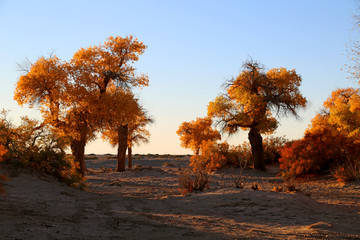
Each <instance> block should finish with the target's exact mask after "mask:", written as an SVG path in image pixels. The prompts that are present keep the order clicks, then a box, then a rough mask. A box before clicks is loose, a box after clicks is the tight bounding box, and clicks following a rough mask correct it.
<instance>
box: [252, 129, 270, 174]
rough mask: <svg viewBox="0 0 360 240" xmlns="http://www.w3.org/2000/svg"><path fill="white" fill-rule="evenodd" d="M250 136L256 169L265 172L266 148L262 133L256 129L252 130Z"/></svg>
mask: <svg viewBox="0 0 360 240" xmlns="http://www.w3.org/2000/svg"><path fill="white" fill-rule="evenodd" d="M248 136H249V141H250V145H251V152H252V157H253V161H254V168H255V169H258V170H261V171H264V172H265V171H266V167H265V160H264V148H263V142H262V137H261V135H260V132H259V130H257V129H256V128H250V131H249V135H248Z"/></svg>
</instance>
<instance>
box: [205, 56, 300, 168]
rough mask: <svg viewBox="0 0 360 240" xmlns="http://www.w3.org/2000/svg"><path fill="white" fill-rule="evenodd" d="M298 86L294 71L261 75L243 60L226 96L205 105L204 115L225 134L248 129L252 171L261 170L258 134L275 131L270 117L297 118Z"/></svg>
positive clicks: (256, 65) (279, 70)
mask: <svg viewBox="0 0 360 240" xmlns="http://www.w3.org/2000/svg"><path fill="white" fill-rule="evenodd" d="M300 84H301V77H300V76H299V75H298V74H297V73H296V71H295V70H290V71H288V70H286V69H285V68H274V69H271V70H269V71H268V72H266V73H265V72H264V70H263V67H262V66H261V65H260V64H259V63H257V62H254V61H252V60H251V61H247V62H245V63H244V65H243V71H242V72H241V73H240V74H239V75H238V76H237V77H236V78H235V79H231V80H230V81H228V82H227V83H226V87H227V88H226V91H227V93H226V94H224V95H221V96H219V97H217V98H216V99H215V100H214V101H212V102H210V103H209V105H208V116H209V117H212V118H215V119H217V123H218V124H220V125H222V129H223V131H225V132H227V133H229V134H233V133H236V132H237V131H238V130H239V129H243V130H249V134H248V137H249V141H250V145H251V150H252V157H253V161H254V168H255V169H259V170H262V171H265V170H266V169H265V162H264V149H263V142H262V136H261V134H262V133H272V132H273V131H274V130H275V129H276V128H277V125H278V120H277V119H276V118H275V117H273V114H275V115H276V116H280V115H288V114H290V115H293V116H295V117H298V114H297V110H298V108H300V107H305V106H306V99H305V98H304V97H303V96H302V95H301V93H300V91H299V86H300Z"/></svg>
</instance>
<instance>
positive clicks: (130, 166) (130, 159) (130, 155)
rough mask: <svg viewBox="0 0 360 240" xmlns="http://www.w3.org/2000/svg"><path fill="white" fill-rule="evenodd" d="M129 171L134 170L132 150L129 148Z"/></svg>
mask: <svg viewBox="0 0 360 240" xmlns="http://www.w3.org/2000/svg"><path fill="white" fill-rule="evenodd" d="M128 169H132V148H131V147H128Z"/></svg>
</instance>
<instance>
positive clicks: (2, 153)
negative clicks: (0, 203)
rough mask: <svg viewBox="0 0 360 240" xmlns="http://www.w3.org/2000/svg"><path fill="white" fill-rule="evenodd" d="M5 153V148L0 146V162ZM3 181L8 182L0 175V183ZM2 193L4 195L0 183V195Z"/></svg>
mask: <svg viewBox="0 0 360 240" xmlns="http://www.w3.org/2000/svg"><path fill="white" fill-rule="evenodd" d="M6 152H7V150H6V148H5V146H4V145H2V144H0V162H2V161H3V156H4V155H5V154H6ZM5 180H8V178H7V177H6V176H4V175H1V174H0V181H5ZM3 193H5V190H4V188H3V186H2V184H1V183H0V194H3Z"/></svg>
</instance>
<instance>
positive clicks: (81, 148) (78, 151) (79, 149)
mask: <svg viewBox="0 0 360 240" xmlns="http://www.w3.org/2000/svg"><path fill="white" fill-rule="evenodd" d="M86 135H87V130H86V127H84V128H83V129H82V130H81V132H80V139H74V140H72V142H71V152H72V155H73V156H74V158H75V163H78V164H79V172H80V174H81V175H82V176H84V175H85V171H86V166H85V158H84V153H85V145H86Z"/></svg>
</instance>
